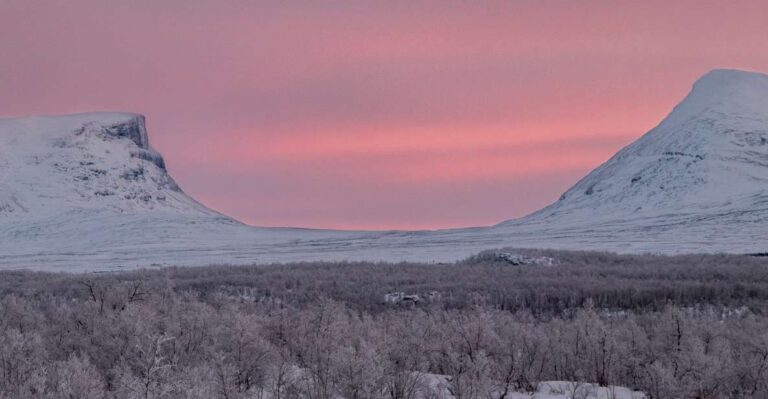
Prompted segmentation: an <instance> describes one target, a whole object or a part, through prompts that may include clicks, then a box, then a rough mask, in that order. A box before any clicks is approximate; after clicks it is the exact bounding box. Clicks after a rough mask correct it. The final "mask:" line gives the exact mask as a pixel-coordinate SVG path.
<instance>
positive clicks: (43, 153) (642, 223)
mask: <svg viewBox="0 0 768 399" xmlns="http://www.w3.org/2000/svg"><path fill="white" fill-rule="evenodd" d="M503 246H518V247H550V248H564V249H596V250H609V251H617V252H658V253H680V252H736V253H751V252H768V76H766V75H762V74H757V73H750V72H741V71H731V70H715V71H712V72H710V73H708V74H706V75H705V76H703V77H702V78H701V79H699V80H698V81H697V82H696V83H695V84H694V87H693V89H692V91H691V92H690V94H689V95H688V96H687V97H686V98H685V99H684V101H683V102H681V103H680V104H679V105H678V106H677V107H675V109H674V110H673V111H672V113H671V114H670V115H669V116H668V117H667V118H665V119H664V120H663V121H662V122H661V123H660V124H659V125H658V126H657V127H656V128H654V129H653V130H651V131H650V132H648V133H647V134H645V135H644V136H642V137H641V138H640V139H638V140H637V141H636V142H634V143H632V144H631V145H629V146H627V147H626V148H624V149H622V150H621V151H619V152H618V153H617V154H616V155H615V156H614V157H613V158H611V159H610V160H608V161H607V162H606V163H605V164H603V165H601V166H600V167H598V168H597V169H595V170H594V171H592V172H591V173H590V174H588V175H587V176H586V177H585V178H583V179H582V180H581V181H579V182H578V183H577V184H576V185H575V186H574V187H573V188H571V189H570V190H568V191H567V192H566V193H565V194H563V196H562V197H561V198H560V200H558V201H557V202H555V203H554V204H552V205H550V206H548V207H546V208H544V209H542V210H540V211H538V212H535V213H534V214H532V215H529V216H527V217H524V218H521V219H515V220H510V221H506V222H503V223H501V224H499V225H496V226H493V227H483V228H472V229H453V230H441V231H431V232H429V231H421V232H343V231H323V230H306V229H268V228H257V227H251V226H246V225H243V224H241V223H239V222H237V221H235V220H234V219H232V218H229V217H227V216H224V215H221V214H219V213H217V212H215V211H213V210H211V209H208V208H206V207H205V206H203V205H201V204H200V203H198V202H196V201H195V200H194V199H192V198H191V197H189V196H188V195H186V194H185V193H184V192H183V191H182V190H181V189H180V188H179V187H178V185H177V184H176V183H175V182H174V181H173V179H172V178H171V177H170V176H169V174H168V173H167V171H166V169H165V164H164V161H163V158H162V157H161V156H160V154H158V153H157V152H156V151H154V150H153V149H152V148H151V147H150V145H149V141H148V136H147V132H146V128H145V124H144V118H143V117H142V116H140V115H136V114H123V113H109V114H107V113H96V114H79V115H70V116H57V117H33V118H23V119H5V120H0V268H22V267H23V268H35V269H55V270H96V269H98V270H106V269H114V268H121V267H137V266H150V265H155V264H157V265H167V264H178V265H198V264H211V263H252V262H273V261H278V262H287V261H300V260H339V259H346V260H389V261H400V260H415V261H451V260H456V259H459V258H462V257H466V256H468V255H471V254H472V253H475V252H478V251H480V250H483V249H490V248H499V247H503Z"/></svg>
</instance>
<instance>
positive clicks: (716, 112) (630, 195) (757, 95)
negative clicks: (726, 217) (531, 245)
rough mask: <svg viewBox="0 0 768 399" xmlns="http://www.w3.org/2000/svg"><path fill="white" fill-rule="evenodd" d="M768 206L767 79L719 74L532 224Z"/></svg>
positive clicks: (714, 73) (707, 79) (537, 215)
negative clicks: (552, 220)
mask: <svg viewBox="0 0 768 399" xmlns="http://www.w3.org/2000/svg"><path fill="white" fill-rule="evenodd" d="M766 204H768V76H766V75H761V74H757V73H749V72H741V71H729V70H715V71H712V72H710V73H708V74H706V75H705V76H704V77H702V78H701V79H699V80H698V81H697V82H696V84H695V85H694V87H693V90H692V91H691V93H690V94H689V95H688V96H687V97H686V98H685V100H684V101H683V102H682V103H680V104H679V105H678V106H677V107H675V109H674V110H673V111H672V113H671V114H670V115H669V116H668V117H667V118H666V119H664V121H662V122H661V124H659V126H657V127H656V128H654V129H653V130H651V131H650V132H648V133H647V134H645V135H644V136H643V137H641V138H640V139H638V140H637V141H635V142H634V143H632V144H631V145H629V146H627V147H626V148H624V149H622V150H621V151H619V152H618V153H617V154H616V155H615V156H614V157H613V158H611V159H610V160H609V161H608V162H606V163H605V164H603V165H601V166H600V167H598V168H597V169H595V170H594V171H592V172H591V173H590V174H589V175H587V176H586V177H585V178H584V179H582V180H581V181H579V182H578V183H577V184H576V185H575V186H574V187H573V188H571V189H570V190H568V191H567V192H566V193H565V194H563V196H562V198H561V199H560V200H559V201H558V202H556V203H555V204H553V205H551V206H549V207H547V208H545V209H543V210H541V211H539V212H537V213H535V214H534V215H532V216H530V217H528V218H526V219H525V220H527V221H533V220H539V219H551V218H557V219H560V220H562V219H568V220H573V221H575V222H584V221H588V220H605V219H615V218H631V217H642V218H647V217H649V216H650V217H652V216H657V215H659V214H676V215H681V214H688V215H702V214H709V213H711V212H725V211H728V210H755V209H764V208H765V206H766ZM513 223H519V222H513Z"/></svg>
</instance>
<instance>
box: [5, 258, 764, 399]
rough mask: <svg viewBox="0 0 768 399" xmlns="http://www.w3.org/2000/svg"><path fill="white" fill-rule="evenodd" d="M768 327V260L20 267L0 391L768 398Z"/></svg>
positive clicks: (30, 394)
mask: <svg viewBox="0 0 768 399" xmlns="http://www.w3.org/2000/svg"><path fill="white" fill-rule="evenodd" d="M766 331H768V258H763V257H748V256H720V255H687V256H674V257H665V256H629V255H623V256H619V255H612V254H607V253H594V252H564V251H541V250H502V251H491V252H486V253H483V254H480V255H478V256H476V257H473V258H471V259H469V260H466V261H462V262H458V263H451V264H442V265H435V264H411V263H401V264H386V263H381V264H373V263H303V264H290V265H260V266H218V267H213V266H211V267H199V268H194V267H180V268H167V269H160V270H142V271H133V272H129V273H89V274H57V273H43V272H31V271H8V272H0V359H2V361H0V397H8V398H226V399H233V398H243V399H244V398H275V399H276V398H317V399H324V398H329V399H330V398H334V399H337V398H338V399H341V398H347V399H353V398H413V399H421V398H424V399H426V398H445V399H453V398H499V399H500V398H507V399H510V398H514V399H523V398H531V399H532V398H538V399H545V398H546V399H561V398H563V399H564V398H569V399H576V398H580V399H588V398H595V399H596V398H600V399H635V398H642V397H645V398H759V397H767V396H768V334H767V333H766ZM558 381H559V382H558ZM568 381H579V382H568ZM617 387H624V388H617ZM641 392H642V393H641Z"/></svg>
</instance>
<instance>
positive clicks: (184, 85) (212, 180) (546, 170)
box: [0, 0, 768, 229]
mask: <svg viewBox="0 0 768 399" xmlns="http://www.w3.org/2000/svg"><path fill="white" fill-rule="evenodd" d="M767 16H768V2H764V1H749V2H748V1H728V2H722V1H717V2H716V1H700V0H699V1H675V2H669V1H611V2H607V1H578V2H576V1H546V0H545V1H499V2H492V1H488V2H467V1H456V2H452V1H424V2H412V1H380V2H368V1H359V2H344V1H338V2H336V1H334V2H322V1H307V2H300V1H296V2H280V1H274V2H257V1H253V0H243V1H235V0H223V1H222V0H210V1H208V0H196V1H187V0H164V1H156V0H131V1H103V0H67V1H53V0H51V1H28V0H3V1H2V2H0V115H2V116H22V115H32V114H61V113H72V112H84V111H97V110H102V111H132V112H139V113H142V114H144V115H146V116H147V122H148V128H149V131H150V139H151V141H152V143H153V146H154V147H155V148H157V149H158V150H160V151H161V152H162V153H163V154H164V156H165V158H166V161H167V163H168V165H169V169H170V171H171V173H172V175H173V176H174V177H175V178H176V180H177V181H178V182H179V183H180V185H181V186H182V188H183V189H184V190H185V191H186V192H188V193H190V194H191V195H193V196H194V197H195V198H197V199H199V200H201V201H202V202H203V203H205V204H207V205H208V206H210V207H213V208H215V209H217V210H219V211H222V212H224V213H226V214H229V215H232V216H234V217H236V218H238V219H240V220H243V221H245V222H248V223H251V224H256V225H264V226H286V225H287V226H306V227H324V228H325V227H328V228H366V229H384V228H401V229H415V228H442V227H454V226H471V225H487V224H493V223H497V222H500V221H502V220H505V219H509V218H513V217H518V216H522V215H524V214H526V213H528V212H531V211H534V210H536V209H538V208H540V207H542V206H544V205H547V204H548V203H551V202H553V201H554V200H556V199H557V198H558V196H559V195H560V194H561V193H562V192H563V191H565V190H566V189H567V188H568V187H569V186H570V185H572V184H573V183H575V182H576V180H578V179H579V178H580V177H581V176H583V175H584V174H585V173H586V172H588V171H589V170H591V169H592V168H594V167H595V166H597V165H599V164H600V163H601V162H603V161H605V160H606V159H608V158H609V157H610V156H611V155H612V154H613V153H614V152H615V151H617V150H618V149H619V148H621V147H622V146H623V145H626V144H628V143H629V142H631V141H632V140H634V139H635V138H637V137H639V136H640V135H641V134H642V133H644V132H645V131H647V130H649V129H650V128H652V127H653V126H654V125H655V124H656V123H658V122H659V121H660V120H661V119H662V118H663V117H664V116H665V115H666V114H667V113H668V112H669V111H670V110H671V108H672V107H673V106H674V105H675V104H676V103H677V102H678V101H679V100H680V99H682V97H683V96H684V95H685V94H686V93H687V91H688V90H689V88H690V85H691V83H692V82H693V81H694V80H695V79H696V78H698V77H699V76H700V75H702V74H704V73H705V72H707V71H708V70H710V69H713V68H741V69H748V70H755V71H762V72H768V50H766V48H768V47H767V46H766V39H768V23H766V17H767ZM0 155H1V154H0Z"/></svg>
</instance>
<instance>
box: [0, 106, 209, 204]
mask: <svg viewBox="0 0 768 399" xmlns="http://www.w3.org/2000/svg"><path fill="white" fill-rule="evenodd" d="M0 151H2V154H3V156H2V161H0V176H1V177H2V185H3V186H2V190H0V217H12V216H20V215H24V216H23V217H35V218H37V217H41V216H46V215H49V216H50V215H60V214H64V213H69V212H87V213H92V214H93V213H126V212H138V211H149V210H165V211H173V212H181V213H198V214H206V215H213V214H215V213H214V212H212V211H210V210H208V209H206V208H205V207H203V206H202V205H200V204H198V203H197V202H196V201H194V200H193V199H191V198H189V197H188V196H187V195H185V194H184V193H183V192H182V191H181V189H180V188H179V186H178V185H177V184H176V182H175V181H174V180H173V178H171V176H170V175H169V174H168V172H167V171H166V169H165V162H164V160H163V157H162V156H161V155H160V154H159V153H158V152H156V151H154V150H153V149H152V148H151V147H150V145H149V139H148V136H147V131H146V127H145V122H144V117H143V116H141V115H135V114H109V113H99V114H81V115H70V116H63V117H34V118H24V119H10V120H1V121H0Z"/></svg>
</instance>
